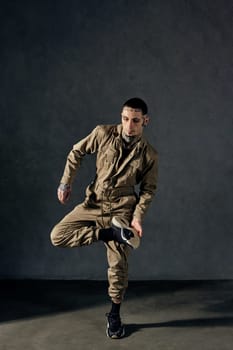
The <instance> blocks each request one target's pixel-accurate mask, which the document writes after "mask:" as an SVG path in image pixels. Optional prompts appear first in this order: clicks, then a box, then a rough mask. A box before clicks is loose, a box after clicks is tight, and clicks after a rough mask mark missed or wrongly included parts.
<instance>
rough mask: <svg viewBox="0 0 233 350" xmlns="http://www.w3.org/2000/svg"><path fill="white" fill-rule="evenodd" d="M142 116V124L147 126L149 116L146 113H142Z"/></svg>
mask: <svg viewBox="0 0 233 350" xmlns="http://www.w3.org/2000/svg"><path fill="white" fill-rule="evenodd" d="M143 117H144V121H143V124H142V125H143V126H147V125H148V123H149V121H150V118H149V117H148V115H144V116H143Z"/></svg>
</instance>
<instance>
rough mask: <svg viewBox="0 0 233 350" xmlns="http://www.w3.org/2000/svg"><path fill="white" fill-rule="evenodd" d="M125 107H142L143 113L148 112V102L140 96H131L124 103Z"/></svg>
mask: <svg viewBox="0 0 233 350" xmlns="http://www.w3.org/2000/svg"><path fill="white" fill-rule="evenodd" d="M124 107H131V108H134V109H140V110H141V111H142V114H143V115H144V114H147V112H148V107H147V104H146V102H144V101H143V100H142V99H141V98H139V97H133V98H130V99H129V100H127V101H126V102H125V103H124V104H123V108H124Z"/></svg>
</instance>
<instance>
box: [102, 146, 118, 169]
mask: <svg viewBox="0 0 233 350" xmlns="http://www.w3.org/2000/svg"><path fill="white" fill-rule="evenodd" d="M117 158H118V152H117V151H116V150H115V149H114V148H107V149H106V150H105V151H104V160H105V164H109V165H111V164H114V163H115V162H116V160H117Z"/></svg>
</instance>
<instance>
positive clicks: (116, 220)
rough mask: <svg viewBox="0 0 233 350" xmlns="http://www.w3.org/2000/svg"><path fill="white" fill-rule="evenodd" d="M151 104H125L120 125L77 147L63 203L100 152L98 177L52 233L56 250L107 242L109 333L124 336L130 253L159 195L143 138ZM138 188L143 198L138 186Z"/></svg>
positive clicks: (153, 155) (154, 160)
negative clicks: (90, 157) (86, 162)
mask: <svg viewBox="0 0 233 350" xmlns="http://www.w3.org/2000/svg"><path fill="white" fill-rule="evenodd" d="M148 122H149V117H148V115H147V105H146V103H145V102H144V101H143V100H141V99H140V98H132V99H130V100H128V101H126V102H125V103H124V104H123V107H122V113H121V124H119V125H99V126H97V127H96V128H95V129H94V130H93V131H92V132H91V133H90V134H89V135H88V136H87V137H86V138H84V139H83V140H81V141H80V142H78V143H77V144H75V145H74V146H73V149H72V151H71V152H70V153H69V155H68V157H67V162H66V165H65V169H64V173H63V176H62V178H61V183H60V186H59V187H58V192H57V194H58V199H59V201H60V202H61V203H62V204H65V203H66V202H67V201H68V200H69V198H70V195H71V189H72V187H71V185H72V182H73V180H74V177H75V175H76V171H77V169H78V168H79V166H80V163H81V160H82V158H83V157H84V156H85V155H86V154H92V153H96V176H95V179H94V181H93V182H92V183H91V184H90V185H89V186H88V187H87V189H86V198H85V200H84V202H83V203H82V204H79V205H78V206H76V207H75V208H74V210H73V211H71V212H70V213H69V214H68V215H66V216H65V217H64V218H63V220H61V221H60V222H59V223H58V224H57V225H56V226H55V227H54V228H53V230H52V232H51V241H52V243H53V244H54V245H55V246H61V247H79V246H82V245H89V244H91V243H94V242H97V241H103V242H104V244H105V246H106V249H107V259H108V264H109V268H108V281H109V288H108V293H109V296H110V298H111V301H112V307H111V310H110V312H109V313H108V314H107V335H108V336H109V337H110V338H113V339H116V338H121V337H123V336H124V334H125V329H124V326H123V324H122V323H121V318H120V306H121V302H122V300H123V297H124V294H125V290H126V288H127V286H128V263H127V259H128V255H129V251H130V250H131V249H136V248H137V247H138V246H139V243H140V238H141V237H142V234H143V230H142V221H143V218H144V214H145V212H146V210H147V208H148V206H149V204H150V203H151V200H152V198H153V196H154V194H155V191H156V184H157V169H158V154H157V152H156V151H155V150H154V149H153V148H152V146H151V145H150V144H149V143H148V142H147V141H146V139H145V138H144V137H143V129H144V127H145V126H146V125H147V124H148ZM138 184H139V186H140V191H139V194H136V192H135V188H134V186H135V185H138Z"/></svg>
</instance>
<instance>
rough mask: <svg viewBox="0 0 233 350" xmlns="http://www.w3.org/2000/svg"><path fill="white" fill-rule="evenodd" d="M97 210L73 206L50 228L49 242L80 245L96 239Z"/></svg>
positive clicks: (59, 244) (68, 245)
mask: <svg viewBox="0 0 233 350" xmlns="http://www.w3.org/2000/svg"><path fill="white" fill-rule="evenodd" d="M97 217H98V213H97V210H90V209H86V208H85V207H84V206H83V205H82V204H80V205H78V206H77V207H75V208H74V209H73V210H72V211H71V212H70V213H69V214H67V215H66V216H65V217H64V218H63V219H62V220H61V221H60V222H59V223H58V224H57V225H56V226H55V227H54V228H53V230H52V232H51V234H50V238H51V242H52V244H53V245H55V246H60V247H80V246H83V245H89V244H91V243H93V242H96V241H97V240H98V232H99V228H98V227H97V222H96V218H97Z"/></svg>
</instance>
